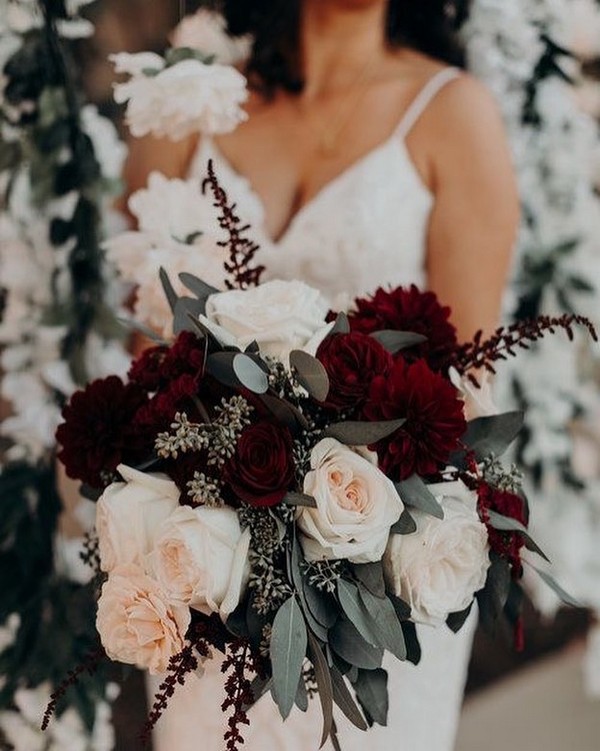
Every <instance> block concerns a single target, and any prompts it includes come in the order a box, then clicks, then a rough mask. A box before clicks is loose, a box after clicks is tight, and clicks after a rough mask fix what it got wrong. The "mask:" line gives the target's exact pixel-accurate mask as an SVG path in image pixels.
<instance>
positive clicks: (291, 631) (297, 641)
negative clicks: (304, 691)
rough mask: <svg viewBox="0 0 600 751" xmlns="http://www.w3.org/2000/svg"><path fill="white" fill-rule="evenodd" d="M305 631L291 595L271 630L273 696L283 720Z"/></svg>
mask: <svg viewBox="0 0 600 751" xmlns="http://www.w3.org/2000/svg"><path fill="white" fill-rule="evenodd" d="M306 646H307V633H306V625H305V623H304V617H303V615H302V611H301V610H300V606H299V605H298V603H297V602H296V597H295V596H294V595H292V596H291V597H290V598H289V599H287V600H286V601H285V602H284V603H283V605H282V606H281V607H280V608H279V610H278V611H277V615H276V616H275V620H274V621H273V629H272V633H271V648H270V653H271V665H272V668H273V688H272V693H273V698H274V699H275V703H276V704H277V706H278V707H279V711H280V713H281V716H282V717H283V719H284V720H285V719H286V718H287V716H288V715H289V713H290V711H291V709H292V707H293V705H294V701H295V699H296V694H297V692H298V681H299V680H300V675H301V673H302V663H303V661H304V658H305V656H306Z"/></svg>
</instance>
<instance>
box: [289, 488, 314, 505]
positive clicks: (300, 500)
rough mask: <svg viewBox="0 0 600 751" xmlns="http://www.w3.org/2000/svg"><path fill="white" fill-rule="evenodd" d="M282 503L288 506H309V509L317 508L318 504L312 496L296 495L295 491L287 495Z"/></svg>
mask: <svg viewBox="0 0 600 751" xmlns="http://www.w3.org/2000/svg"><path fill="white" fill-rule="evenodd" d="M282 503H285V504H286V505H288V506H307V507H309V508H317V502H316V501H315V499H314V498H313V497H312V495H306V493H296V492H293V491H290V492H289V493H286V494H285V496H284V497H283V500H282Z"/></svg>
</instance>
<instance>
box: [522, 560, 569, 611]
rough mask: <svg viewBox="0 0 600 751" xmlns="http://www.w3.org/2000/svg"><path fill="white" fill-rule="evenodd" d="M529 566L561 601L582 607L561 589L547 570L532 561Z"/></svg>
mask: <svg viewBox="0 0 600 751" xmlns="http://www.w3.org/2000/svg"><path fill="white" fill-rule="evenodd" d="M529 566H531V568H532V569H533V570H534V571H535V572H536V573H537V574H538V575H539V576H540V578H541V579H542V581H543V582H545V583H546V584H547V585H548V586H549V587H550V589H552V590H553V591H554V593H555V594H556V595H557V596H558V597H559V598H560V600H561V602H563V603H564V604H565V605H569V606H570V607H572V608H580V607H582V604H581V603H580V602H579V601H578V600H576V599H575V598H574V597H572V596H571V595H570V594H569V593H568V592H567V591H566V590H565V589H563V588H562V587H561V586H560V584H559V583H558V582H557V581H556V579H555V578H554V577H553V576H552V575H551V574H550V573H548V571H544V570H543V569H541V568H538V567H537V566H534V565H533V564H532V563H529Z"/></svg>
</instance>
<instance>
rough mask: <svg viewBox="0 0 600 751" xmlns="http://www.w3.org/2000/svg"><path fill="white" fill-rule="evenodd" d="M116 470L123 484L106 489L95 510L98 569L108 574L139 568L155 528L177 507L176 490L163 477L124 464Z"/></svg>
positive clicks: (150, 547) (152, 542)
mask: <svg viewBox="0 0 600 751" xmlns="http://www.w3.org/2000/svg"><path fill="white" fill-rule="evenodd" d="M118 470H119V473H120V474H121V476H122V477H123V479H124V480H125V482H115V483H113V484H112V485H109V486H108V487H107V488H106V490H105V491H104V493H103V494H102V496H101V497H100V499H99V500H98V504H97V508H96V531H97V533H98V541H99V549H100V566H101V568H102V570H103V571H108V572H110V571H112V570H113V569H114V568H115V567H117V566H123V565H125V564H128V563H138V564H140V565H142V564H143V561H144V558H145V556H146V555H147V554H148V553H149V552H150V551H151V550H152V549H153V547H154V537H155V534H156V530H157V528H158V526H159V525H160V524H161V522H163V521H164V520H165V519H166V518H167V517H168V516H169V515H170V514H171V513H172V512H173V511H174V510H175V509H176V508H178V506H179V490H178V489H177V486H176V485H175V483H174V482H171V480H168V479H167V478H166V477H165V476H163V475H156V474H145V473H144V472H138V471H137V470H135V469H132V468H131V467H126V466H125V465H123V464H121V465H120V466H119V467H118Z"/></svg>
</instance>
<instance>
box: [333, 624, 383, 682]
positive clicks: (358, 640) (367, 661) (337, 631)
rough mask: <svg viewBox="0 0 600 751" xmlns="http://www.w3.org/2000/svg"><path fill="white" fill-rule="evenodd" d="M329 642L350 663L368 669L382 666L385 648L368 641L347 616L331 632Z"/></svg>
mask: <svg viewBox="0 0 600 751" xmlns="http://www.w3.org/2000/svg"><path fill="white" fill-rule="evenodd" d="M329 644H330V645H331V647H332V649H334V650H335V652H336V653H337V654H338V655H339V656H340V657H341V658H342V659H343V660H346V662H348V663H350V665H356V667H357V668H364V669H366V670H374V669H375V668H379V667H381V660H382V659H383V649H381V648H378V647H373V646H372V645H371V644H369V643H368V642H366V641H365V640H364V639H363V637H362V636H361V635H360V633H359V632H358V631H357V629H356V627H355V626H354V625H353V624H352V623H351V622H350V621H349V620H348V619H346V618H340V619H339V620H338V621H337V622H336V624H335V626H334V627H333V628H332V629H331V631H330V632H329Z"/></svg>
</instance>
